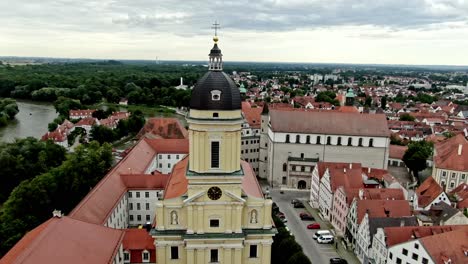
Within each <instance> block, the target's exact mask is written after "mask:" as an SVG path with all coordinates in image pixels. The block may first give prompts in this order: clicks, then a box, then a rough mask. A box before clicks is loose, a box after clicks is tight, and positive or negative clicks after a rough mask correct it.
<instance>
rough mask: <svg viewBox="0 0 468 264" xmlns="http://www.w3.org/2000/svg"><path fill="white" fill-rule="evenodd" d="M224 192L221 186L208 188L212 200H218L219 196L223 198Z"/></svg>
mask: <svg viewBox="0 0 468 264" xmlns="http://www.w3.org/2000/svg"><path fill="white" fill-rule="evenodd" d="M222 194H223V192H222V191H221V189H220V188H219V187H211V188H210V189H208V197H209V198H210V199H211V200H218V199H219V198H221V195H222Z"/></svg>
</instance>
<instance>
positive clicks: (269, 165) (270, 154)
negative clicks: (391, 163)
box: [259, 109, 390, 188]
mask: <svg viewBox="0 0 468 264" xmlns="http://www.w3.org/2000/svg"><path fill="white" fill-rule="evenodd" d="M262 131H264V132H263V133H266V136H265V137H264V139H265V140H266V142H262V140H261V142H260V144H261V145H262V148H260V163H262V162H264V163H265V165H266V166H264V167H263V170H262V169H261V170H260V173H259V176H260V178H265V179H268V181H269V182H270V184H272V185H273V186H288V187H293V188H299V187H303V186H306V188H310V186H311V178H312V177H311V176H312V171H313V169H314V167H315V166H316V165H317V162H318V161H328V162H347V163H352V162H357V163H361V164H362V165H363V166H365V167H371V168H381V169H386V168H387V163H388V153H389V144H390V133H389V130H388V128H387V120H386V118H385V115H378V114H375V115H365V114H356V113H340V112H334V111H324V112H317V111H290V110H276V109H271V110H269V115H268V120H266V119H263V122H262ZM263 146H266V147H263ZM296 162H299V163H298V164H295V163H296Z"/></svg>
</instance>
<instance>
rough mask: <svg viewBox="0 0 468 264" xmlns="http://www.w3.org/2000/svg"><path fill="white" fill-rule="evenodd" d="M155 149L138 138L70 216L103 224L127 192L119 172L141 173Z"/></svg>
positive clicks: (151, 158)
mask: <svg viewBox="0 0 468 264" xmlns="http://www.w3.org/2000/svg"><path fill="white" fill-rule="evenodd" d="M154 155H155V150H154V149H153V148H152V147H151V146H150V145H149V144H148V143H147V142H146V140H140V141H139V142H138V143H137V144H136V145H135V146H134V147H133V149H132V150H131V151H130V153H129V154H128V155H127V156H126V157H125V158H123V159H122V160H121V161H120V162H119V163H118V164H117V165H116V166H115V167H114V168H113V169H112V170H111V171H110V172H109V173H107V175H106V176H105V177H104V178H103V179H102V180H101V181H100V182H99V183H98V184H97V185H96V186H95V187H94V188H93V189H92V190H91V192H89V193H88V195H86V197H85V198H84V199H83V200H81V202H80V203H79V204H78V205H77V206H76V207H75V208H74V209H73V211H72V212H71V213H70V216H71V217H73V218H75V219H78V220H82V221H86V222H88V223H93V224H104V222H105V221H106V219H107V218H108V215H109V214H110V213H112V209H113V208H114V207H115V205H116V204H117V203H118V202H119V201H120V199H121V198H122V196H123V195H124V194H125V193H126V192H127V186H125V183H124V181H123V180H122V177H121V176H120V175H121V174H142V173H144V172H145V170H146V168H147V167H148V166H149V164H150V163H151V161H152V160H153V157H154Z"/></svg>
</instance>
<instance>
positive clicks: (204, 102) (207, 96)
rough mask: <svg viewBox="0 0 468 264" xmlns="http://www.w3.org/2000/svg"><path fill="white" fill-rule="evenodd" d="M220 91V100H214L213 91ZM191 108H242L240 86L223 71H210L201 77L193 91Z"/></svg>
mask: <svg viewBox="0 0 468 264" xmlns="http://www.w3.org/2000/svg"><path fill="white" fill-rule="evenodd" d="M216 90H217V91H220V92H221V95H220V98H219V100H212V91H216ZM190 108H191V109H197V110H238V109H241V96H240V92H239V88H237V86H236V84H235V83H234V81H233V80H232V79H231V78H230V77H229V76H228V75H227V74H226V73H224V72H222V71H209V72H207V73H206V74H205V75H203V77H201V78H200V79H199V80H198V82H197V85H195V88H193V91H192V98H191V100H190Z"/></svg>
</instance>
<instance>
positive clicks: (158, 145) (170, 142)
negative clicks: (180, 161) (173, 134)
mask: <svg viewBox="0 0 468 264" xmlns="http://www.w3.org/2000/svg"><path fill="white" fill-rule="evenodd" d="M144 140H145V141H146V142H147V143H148V144H149V145H150V146H151V147H152V148H153V149H154V150H155V151H156V153H183V154H188V153H189V140H188V139H162V138H157V139H150V138H144Z"/></svg>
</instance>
